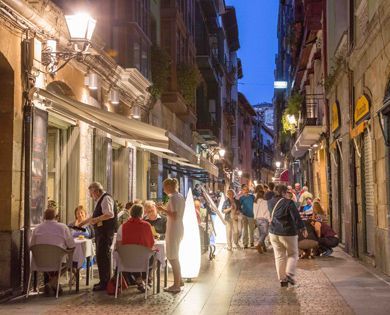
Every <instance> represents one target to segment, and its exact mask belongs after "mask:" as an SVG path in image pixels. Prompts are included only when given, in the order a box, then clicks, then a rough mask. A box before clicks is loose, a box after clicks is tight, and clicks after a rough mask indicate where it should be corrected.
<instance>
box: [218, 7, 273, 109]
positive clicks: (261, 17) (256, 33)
mask: <svg viewBox="0 0 390 315" xmlns="http://www.w3.org/2000/svg"><path fill="white" fill-rule="evenodd" d="M225 1H226V4H227V5H232V6H234V7H235V8H236V13H237V19H238V32H239V36H240V45H241V48H240V50H239V51H238V56H239V58H241V61H242V64H243V72H244V77H243V78H242V79H241V80H240V82H239V85H238V88H239V90H240V92H242V93H244V94H245V96H246V97H247V99H248V100H249V102H250V103H251V104H252V105H254V104H257V103H261V102H271V101H272V97H273V93H274V90H273V82H274V68H275V54H276V52H277V37H276V27H277V22H278V20H277V16H278V6H279V1H276V0H225Z"/></svg>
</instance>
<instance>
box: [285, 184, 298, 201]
mask: <svg viewBox="0 0 390 315" xmlns="http://www.w3.org/2000/svg"><path fill="white" fill-rule="evenodd" d="M286 198H287V199H290V200H292V201H294V202H295V204H296V203H297V196H296V195H295V192H294V190H293V188H292V187H291V186H287V194H286Z"/></svg>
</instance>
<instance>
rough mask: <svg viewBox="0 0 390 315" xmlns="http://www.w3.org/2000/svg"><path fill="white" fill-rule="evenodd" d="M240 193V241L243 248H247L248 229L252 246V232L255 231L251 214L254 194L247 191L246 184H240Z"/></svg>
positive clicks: (252, 245)
mask: <svg viewBox="0 0 390 315" xmlns="http://www.w3.org/2000/svg"><path fill="white" fill-rule="evenodd" d="M241 191H242V195H241V197H240V212H241V213H242V229H243V236H242V242H243V245H244V248H248V231H249V241H250V246H251V247H254V239H253V234H254V231H255V220H254V216H253V203H254V200H255V196H254V195H252V194H250V193H249V187H248V185H245V184H244V185H242V187H241Z"/></svg>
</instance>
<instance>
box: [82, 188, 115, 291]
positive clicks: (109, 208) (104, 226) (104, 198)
mask: <svg viewBox="0 0 390 315" xmlns="http://www.w3.org/2000/svg"><path fill="white" fill-rule="evenodd" d="M88 190H89V195H90V196H91V198H92V199H93V200H94V201H95V210H94V211H93V215H92V218H91V219H89V220H88V222H89V224H91V225H93V226H94V229H95V242H96V261H97V265H98V269H99V278H100V282H99V283H97V284H95V285H94V287H93V290H94V291H101V290H105V289H106V287H107V283H108V281H109V280H110V274H111V257H110V247H111V244H112V239H113V237H114V233H115V229H116V221H117V219H116V215H115V214H116V212H115V209H114V207H115V203H114V200H113V199H112V197H111V196H110V195H109V194H108V193H107V192H105V191H104V190H103V186H102V184H100V183H98V182H94V183H92V184H91V185H89V187H88Z"/></svg>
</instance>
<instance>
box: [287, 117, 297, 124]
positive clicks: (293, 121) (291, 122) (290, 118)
mask: <svg viewBox="0 0 390 315" xmlns="http://www.w3.org/2000/svg"><path fill="white" fill-rule="evenodd" d="M287 121H288V123H289V124H290V125H297V124H298V122H297V119H296V118H295V116H294V115H287Z"/></svg>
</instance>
